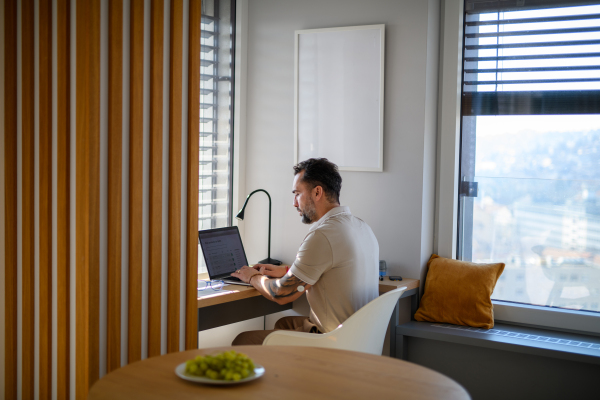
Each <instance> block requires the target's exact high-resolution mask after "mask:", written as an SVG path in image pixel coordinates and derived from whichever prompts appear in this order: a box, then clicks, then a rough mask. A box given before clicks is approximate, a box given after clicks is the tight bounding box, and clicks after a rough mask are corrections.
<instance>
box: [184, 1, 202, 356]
mask: <svg viewBox="0 0 600 400" xmlns="http://www.w3.org/2000/svg"><path fill="white" fill-rule="evenodd" d="M201 18H202V8H201V1H200V0H190V10H189V27H190V35H189V42H188V43H189V68H188V96H189V98H188V132H187V134H188V166H187V235H186V236H187V237H186V297H185V298H186V312H185V327H186V328H185V348H186V349H188V350H190V349H195V348H198V327H197V325H198V322H197V321H198V310H197V307H196V304H197V300H196V299H197V297H198V296H197V293H198V291H197V290H198V282H197V279H198V178H199V169H198V160H199V147H198V146H199V140H200V125H199V121H200V107H199V104H200V91H199V90H198V88H199V87H200V21H201Z"/></svg>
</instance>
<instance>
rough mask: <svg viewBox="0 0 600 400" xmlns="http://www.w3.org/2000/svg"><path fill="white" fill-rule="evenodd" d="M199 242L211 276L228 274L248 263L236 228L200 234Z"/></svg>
mask: <svg viewBox="0 0 600 400" xmlns="http://www.w3.org/2000/svg"><path fill="white" fill-rule="evenodd" d="M200 243H201V245H202V251H203V252H204V257H205V260H206V267H207V268H208V271H209V273H210V275H211V276H221V275H225V274H230V273H232V272H234V271H235V270H237V269H239V268H241V267H243V266H244V265H248V262H247V260H246V255H245V254H244V248H243V247H242V241H241V239H240V235H239V233H238V232H237V230H225V231H217V232H214V233H206V234H201V235H200Z"/></svg>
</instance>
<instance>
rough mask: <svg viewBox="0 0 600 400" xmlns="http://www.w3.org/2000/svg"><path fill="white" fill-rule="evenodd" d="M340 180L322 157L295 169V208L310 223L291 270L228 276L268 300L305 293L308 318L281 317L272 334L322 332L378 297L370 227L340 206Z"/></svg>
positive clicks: (266, 268) (247, 337) (240, 340)
mask: <svg viewBox="0 0 600 400" xmlns="http://www.w3.org/2000/svg"><path fill="white" fill-rule="evenodd" d="M341 188H342V177H341V176H340V174H339V172H338V168H337V166H336V165H335V164H333V163H331V162H329V161H328V160H327V159H326V158H316V159H315V158H311V159H308V160H306V161H303V162H301V163H299V164H298V165H296V166H295V167H294V183H293V190H292V193H293V194H294V207H296V209H297V210H298V212H299V213H300V216H301V217H302V222H303V223H305V224H313V225H312V226H311V227H310V229H309V231H308V234H307V235H306V237H305V238H304V241H303V242H302V245H301V246H300V250H298V254H297V256H296V260H295V261H294V263H293V264H292V266H291V267H289V268H288V267H285V266H276V265H269V264H257V265H255V266H254V267H253V268H250V267H248V266H244V267H242V268H241V269H239V270H238V271H236V272H234V273H233V274H232V276H235V277H237V278H239V279H241V280H242V281H244V282H247V283H250V284H251V285H252V286H254V287H255V288H256V289H257V290H258V291H259V292H260V293H261V294H262V295H263V296H265V297H266V298H267V299H269V300H272V301H275V302H276V303H278V304H287V303H290V302H292V301H294V300H296V299H297V298H299V297H300V296H302V295H303V294H304V293H306V296H307V298H308V303H309V305H310V316H309V317H285V318H282V319H280V320H279V321H277V324H276V325H275V330H277V329H288V330H296V331H300V332H312V333H326V332H330V331H332V330H334V329H336V328H337V327H338V326H339V325H340V324H341V323H343V322H344V321H345V320H346V319H347V318H348V317H350V316H351V315H352V314H353V313H354V312H356V311H357V310H359V309H360V308H361V307H363V306H364V305H366V304H367V303H368V302H370V301H371V300H373V299H374V298H375V297H377V296H378V294H379V293H378V288H379V285H378V282H379V281H378V275H379V245H378V243H377V239H376V238H375V235H374V234H373V231H372V230H371V228H370V227H369V226H368V225H367V224H366V223H365V222H363V221H362V220H360V219H359V218H356V217H354V216H353V215H352V214H351V213H350V209H349V208H348V207H340V190H341ZM271 332H273V331H251V332H243V333H241V334H240V335H238V336H237V337H236V338H235V340H234V341H233V345H242V344H262V342H263V340H264V338H265V337H267V335H268V334H269V333H271Z"/></svg>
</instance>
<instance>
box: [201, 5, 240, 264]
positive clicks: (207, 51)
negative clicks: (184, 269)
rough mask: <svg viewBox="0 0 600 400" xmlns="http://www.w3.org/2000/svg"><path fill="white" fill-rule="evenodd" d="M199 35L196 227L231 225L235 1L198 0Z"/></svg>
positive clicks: (202, 259)
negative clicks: (198, 135)
mask: <svg viewBox="0 0 600 400" xmlns="http://www.w3.org/2000/svg"><path fill="white" fill-rule="evenodd" d="M201 35H202V37H201V52H200V59H201V61H200V74H201V75H200V141H199V143H200V149H199V152H200V157H199V160H200V177H199V181H198V186H199V193H198V203H199V204H198V230H202V229H211V228H221V227H225V226H230V225H231V204H232V203H231V199H232V162H233V154H232V150H233V105H234V98H233V96H234V93H233V89H234V87H235V86H234V82H233V80H234V75H235V74H234V71H235V64H234V54H235V50H234V48H235V0H204V1H202V24H201ZM198 250H199V251H198V266H199V272H200V273H202V272H206V266H205V263H204V257H203V256H202V251H201V249H200V246H198Z"/></svg>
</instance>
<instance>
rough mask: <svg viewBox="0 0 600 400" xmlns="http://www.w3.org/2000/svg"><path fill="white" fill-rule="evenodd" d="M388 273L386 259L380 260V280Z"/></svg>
mask: <svg viewBox="0 0 600 400" xmlns="http://www.w3.org/2000/svg"><path fill="white" fill-rule="evenodd" d="M386 275H387V264H386V262H385V261H384V260H379V280H380V281H382V280H383V277H384V276H386Z"/></svg>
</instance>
